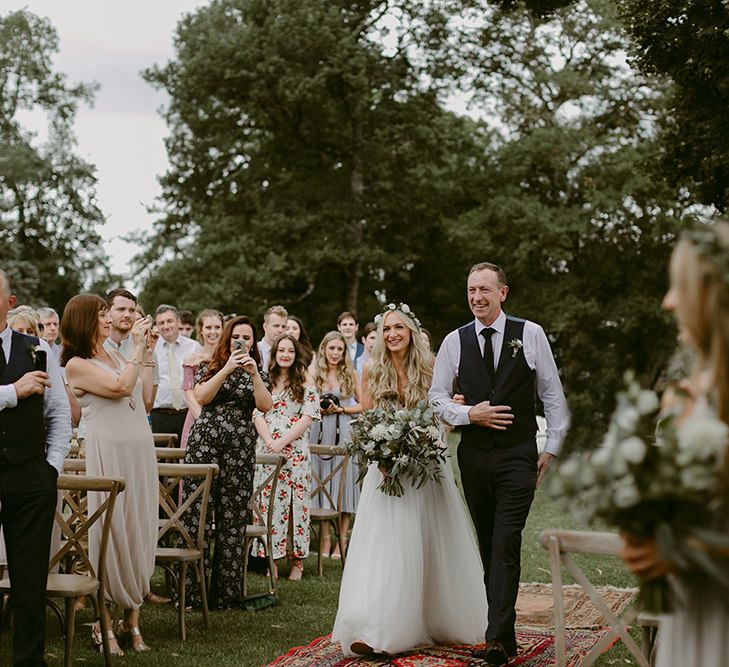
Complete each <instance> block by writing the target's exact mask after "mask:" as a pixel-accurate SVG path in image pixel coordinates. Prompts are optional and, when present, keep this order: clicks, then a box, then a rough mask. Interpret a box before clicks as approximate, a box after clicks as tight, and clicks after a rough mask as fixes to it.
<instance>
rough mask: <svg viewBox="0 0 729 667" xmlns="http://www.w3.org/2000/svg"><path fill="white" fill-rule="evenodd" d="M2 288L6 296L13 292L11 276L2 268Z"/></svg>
mask: <svg viewBox="0 0 729 667" xmlns="http://www.w3.org/2000/svg"><path fill="white" fill-rule="evenodd" d="M0 289H1V290H2V291H3V292H4V293H5V296H10V295H11V294H12V293H13V286H12V284H11V282H10V276H9V275H8V274H7V273H5V271H3V270H2V269H0Z"/></svg>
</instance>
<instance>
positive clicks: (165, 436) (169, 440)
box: [152, 433, 178, 447]
mask: <svg viewBox="0 0 729 667" xmlns="http://www.w3.org/2000/svg"><path fill="white" fill-rule="evenodd" d="M152 437H153V438H154V446H155V447H177V440H178V438H177V433H153V434H152Z"/></svg>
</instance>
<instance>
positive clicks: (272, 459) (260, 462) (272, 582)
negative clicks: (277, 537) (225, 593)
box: [242, 454, 286, 599]
mask: <svg viewBox="0 0 729 667" xmlns="http://www.w3.org/2000/svg"><path fill="white" fill-rule="evenodd" d="M284 463H286V457H284V456H282V455H280V454H256V466H268V474H267V475H266V477H265V479H263V480H262V481H261V483H260V484H259V485H258V486H256V488H254V489H253V493H252V494H251V499H250V500H249V501H248V509H249V510H250V512H251V516H252V517H253V522H251V523H248V524H247V525H246V538H245V541H244V544H243V586H242V592H243V598H244V599H247V598H248V597H249V596H248V558H249V556H250V551H251V545H252V543H253V541H254V540H258V541H260V542H261V543H262V544H263V547H264V549H265V551H266V557H267V558H268V579H269V591H268V592H269V593H270V594H272V595H275V594H276V576H275V575H276V570H275V567H274V563H273V537H272V535H271V523H272V520H273V511H274V509H275V506H276V489H277V488H278V478H279V474H280V472H281V468H282V467H283V464H284ZM269 485H270V487H271V488H270V492H269V496H268V501H267V502H268V507H267V508H266V513H265V514H264V513H263V511H262V510H261V505H262V504H263V502H262V500H263V492H264V490H265V489H266V487H267V486H269ZM262 595H266V593H260V594H257V595H252V596H250V597H251V598H253V597H261V596H262Z"/></svg>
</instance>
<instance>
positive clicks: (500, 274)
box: [468, 262, 509, 287]
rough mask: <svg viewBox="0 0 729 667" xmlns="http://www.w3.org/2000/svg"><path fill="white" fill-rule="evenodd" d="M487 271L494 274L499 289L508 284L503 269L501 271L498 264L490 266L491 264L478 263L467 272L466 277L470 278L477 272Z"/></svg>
mask: <svg viewBox="0 0 729 667" xmlns="http://www.w3.org/2000/svg"><path fill="white" fill-rule="evenodd" d="M487 270H488V271H493V272H494V273H495V274H496V280H497V281H498V283H499V287H504V286H505V285H508V284H509V283H508V282H507V280H506V272H505V271H504V269H502V268H501V267H500V266H499V265H498V264H492V263H491V262H479V263H478V264H474V265H473V266H472V267H471V270H470V271H469V272H468V277H469V278H470V277H471V274H473V273H476V272H477V271H487Z"/></svg>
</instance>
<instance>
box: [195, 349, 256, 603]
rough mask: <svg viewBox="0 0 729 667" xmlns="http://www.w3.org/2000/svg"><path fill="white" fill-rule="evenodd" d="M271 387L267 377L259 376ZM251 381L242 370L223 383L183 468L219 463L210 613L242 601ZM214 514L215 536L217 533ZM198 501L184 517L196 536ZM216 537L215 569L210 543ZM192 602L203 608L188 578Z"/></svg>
mask: <svg viewBox="0 0 729 667" xmlns="http://www.w3.org/2000/svg"><path fill="white" fill-rule="evenodd" d="M207 367H208V365H207V364H206V363H203V364H200V366H199V367H198V369H197V372H196V373H195V382H196V383H198V382H201V381H202V379H203V377H205V375H206V373H207ZM261 376H262V378H263V382H264V384H265V385H266V386H268V377H267V375H266V373H265V372H262V373H261ZM255 407H256V401H255V397H254V396H253V379H252V378H251V376H250V375H249V374H248V373H247V372H246V371H244V370H243V369H242V368H237V369H236V370H234V371H233V372H232V373H231V374H230V375H229V376H228V377H227V378H225V381H224V382H223V385H222V386H221V387H220V389H219V390H218V393H217V394H216V395H215V398H214V399H213V400H212V401H211V402H210V403H209V404H208V405H204V406H203V408H202V412H201V413H200V416H199V417H198V418H197V419H196V420H195V421H194V422H193V424H192V427H191V429H190V436H189V437H188V440H187V448H186V450H185V463H217V464H218V466H219V468H220V471H219V473H218V476H217V478H216V479H215V481H214V482H213V490H212V495H211V497H210V504H209V505H208V515H207V517H206V521H205V538H206V539H205V571H206V573H208V574H209V576H210V593H209V596H208V600H209V606H210V608H211V609H225V608H228V607H232V606H235V605H236V604H238V603H239V602H240V597H241V584H242V581H243V544H244V542H245V535H246V524H247V522H248V519H249V516H248V515H249V513H250V512H249V511H248V509H247V508H248V502H249V501H250V498H251V495H252V494H253V474H254V469H255V466H256V430H255V427H254V426H253V410H254V409H255ZM197 484H198V482H192V481H189V482H185V484H184V485H183V489H182V498H183V501H184V500H186V499H187V497H188V495H190V494H192V493H194V491H195V489H196V488H197ZM213 513H214V514H215V531H213ZM199 518H200V499H197V501H196V502H195V503H194V504H193V505H192V506H191V507H190V509H189V510H188V511H187V512H186V513H185V515H184V519H183V522H184V524H185V527H186V528H187V530H188V531H189V532H190V534H191V535H196V534H197V526H198V521H199ZM213 538H214V540H215V549H214V552H213V559H212V567H211V564H210V542H211V540H212V539H213ZM188 577H189V578H188V591H189V600H190V603H191V604H192V605H195V606H199V605H200V592H199V590H198V588H197V582H196V581H195V578H194V577H193V576H192V575H191V574H189V573H188Z"/></svg>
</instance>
